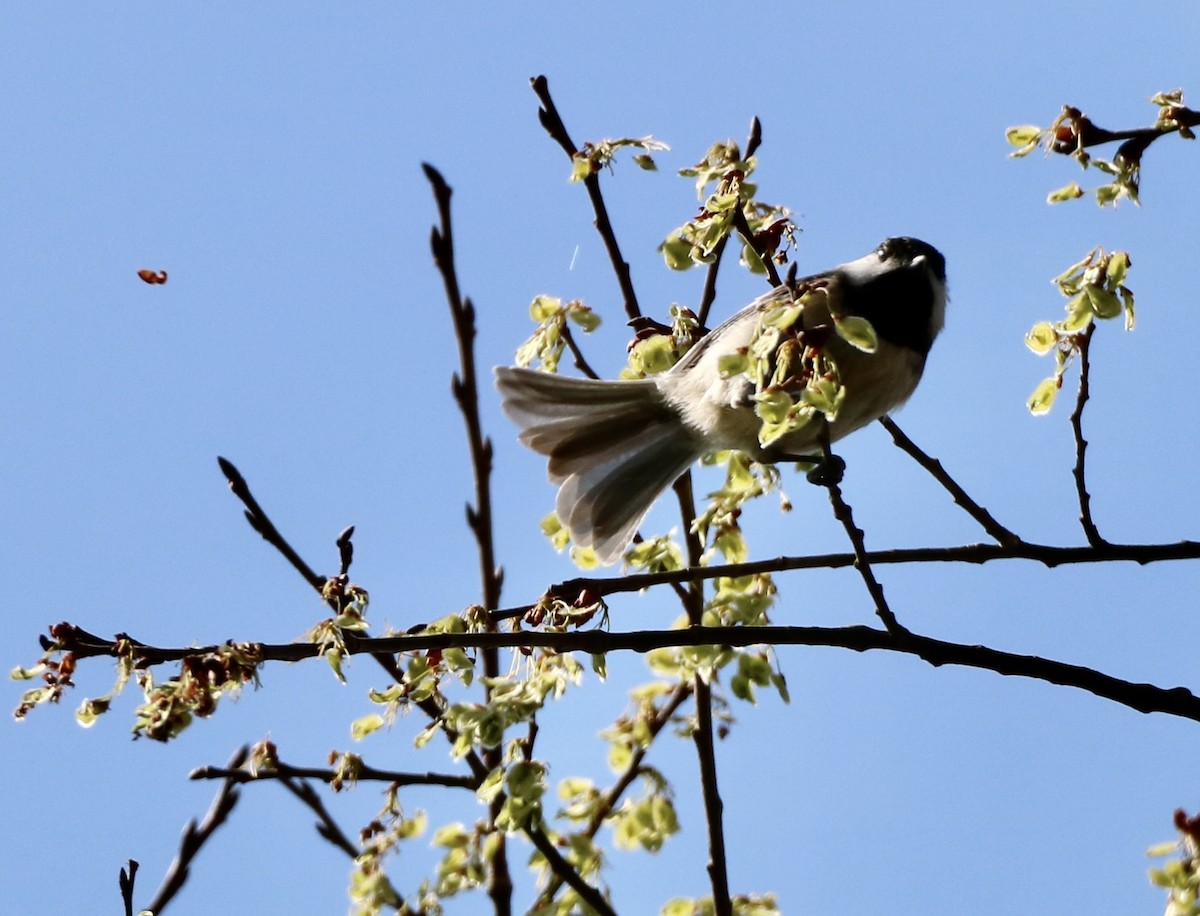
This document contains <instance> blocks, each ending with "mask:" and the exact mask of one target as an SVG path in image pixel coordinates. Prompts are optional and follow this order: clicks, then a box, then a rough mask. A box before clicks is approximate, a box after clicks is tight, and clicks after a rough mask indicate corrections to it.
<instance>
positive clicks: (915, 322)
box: [834, 237, 946, 355]
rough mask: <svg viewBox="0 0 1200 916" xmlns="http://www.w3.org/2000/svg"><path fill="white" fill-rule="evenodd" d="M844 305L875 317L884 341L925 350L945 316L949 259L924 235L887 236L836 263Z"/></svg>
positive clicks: (871, 319)
mask: <svg viewBox="0 0 1200 916" xmlns="http://www.w3.org/2000/svg"><path fill="white" fill-rule="evenodd" d="M834 273H835V274H836V275H838V276H839V277H840V279H841V280H842V283H843V286H842V308H843V309H845V311H846V312H847V313H848V314H851V315H860V316H862V317H863V318H866V319H867V320H868V321H870V322H871V324H872V326H874V328H875V332H876V333H877V334H878V335H879V337H880V338H881V339H883V340H886V341H887V342H889V343H893V344H896V345H897V346H903V347H908V348H910V349H912V350H915V351H917V352H918V353H920V354H922V355H924V354H926V353H928V352H929V348H930V347H931V346H933V339H934V338H935V337H937V334H938V332H939V331H940V330H941V329H942V324H943V322H944V321H945V315H946V259H945V258H944V257H943V256H942V253H941V252H940V251H938V250H937V249H936V248H934V247H933V246H932V245H930V244H929V243H927V242H922V241H921V240H920V239H914V238H908V237H899V238H890V239H884V240H883V241H882V242H880V243H879V245H878V246H877V247H876V248H875V250H874V251H872V252H871V253H870V254H868V255H864V256H863V257H861V258H858V259H857V260H854V261H850V262H849V263H846V264H843V265H842V266H841V267H838V268H837V269H836V270H835V271H834Z"/></svg>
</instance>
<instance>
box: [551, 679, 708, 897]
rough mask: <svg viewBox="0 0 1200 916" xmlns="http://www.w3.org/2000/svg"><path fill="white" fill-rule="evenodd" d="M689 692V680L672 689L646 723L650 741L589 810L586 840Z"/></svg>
mask: <svg viewBox="0 0 1200 916" xmlns="http://www.w3.org/2000/svg"><path fill="white" fill-rule="evenodd" d="M691 695H692V685H691V684H690V683H682V684H678V685H677V686H676V687H675V689H674V690H673V691H672V692H671V695H670V697H668V698H667V701H666V703H664V704H663V705H662V706H661V707H660V708H659V710H658V712H657V713H655V715H654V718H653V719H651V720H650V721H649V722H648V723H647V724H646V731H647V733H648V734H649V737H650V740H649V741H646V742H645V743H643V744H638V746H637V747H636V748H634V750H633V753H632V754H631V755H630V757H629V763H628V765H627V766H626V767H625V772H624V773H622V774H621V776H620V778H619V779H617V781H616V782H615V783H613V784H612V786H611V787H610V788H609V789H608V791H607V792H605V793H604V797H603V798H601V799H600V801H598V802H597V803H596V806H595V808H593V809H592V816H591V817H590V818H588V824H587V828H586V829H585V830H584V836H586V837H587V838H588V839H589V840H590V839H592V838H594V837H595V836H596V834H597V833H599V832H600V828H601V826H603V824H604V819H605V818H606V817H608V815H609V814H611V813H612V812H613V811H614V810H615V809H616V807H617V802H619V801H620V800H621V798H622V796H624V794H625V792H626V791H627V790H628V789H629V787H630V786H631V785H633V783H634V780H636V779H637V778H638V776H639V775H640V774H641V772H642V763H643V761H644V760H645V759H646V754H647V753H649V751H650V748H651V747H652V746H653V742H654V739H655V738H657V737H658V733H659V732H661V731H662V730H663V728H664V727H665V726H666V724H667V723H668V722H670V721H671V717H672V716H674V715H675V713H676V712H677V711H678V710H679V707H680V706H682V705H683V702H684V701H685V700H686V699H687V698H688V697H690V696H691ZM562 884H563V882H562V880H561V879H559V878H557V877H555V878H553V879H551V880H550V882H549V883H548V884H547V885H546V888H545V890H543V891H542V892H541V893H540V894H538V899H537V902H536V903H535V904H534V907H533V909H534V910H536V909H537V908H538V907H544V906H547V905H548V904H549V903H550V901H551V900H553V899H554V895H555V894H557V893H558V889H559V888H560V887H562Z"/></svg>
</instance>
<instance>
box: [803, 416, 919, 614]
mask: <svg viewBox="0 0 1200 916" xmlns="http://www.w3.org/2000/svg"><path fill="white" fill-rule="evenodd" d="M821 451H822V452H824V455H825V465H826V466H829V465H833V464H834V463H835V462H836V465H837V477H834V476H831V475H830V474H829V472H828V471H827V472H826V474H825V475H824V477H823V479H821V481H820V483H821V484H822V486H824V487H825V489H826V490H828V491H829V504H830V505H831V506H832V507H833V517H834V518H836V519H837V520H838V521H839V522H841V523H842V527H843V528H844V529H845V531H846V537H848V538H849V539H850V544H851V546H852V547H853V548H854V568H855V569H857V570H858V574H859V575H860V576H862V580H863V584H864V585H866V587H867V592H868V594H870V596H871V601H872V602H874V604H875V615H876V616H877V617H878V618H879V619H880V620H882V621H883V625H884V626H885V627H887V630H888V632H889V633H891V634H892V635H893V636H895V637H897V638H902V637H904V636H907V635H908V630H907V629H906V628H905V627H903V626H902V625H901V624H900V621H898V620H897V619H896V615H895V614H893V613H892V609H891V607H890V606H889V605H888V601H887V597H886V596H885V595H884V594H883V586H882V585H880V584H879V580H878V579H876V578H875V573H874V571H873V570H872V569H871V561H870V560H869V559H867V547H866V541H865V540H864V537H865V536H864V534H863V530H862V529H861V528H859V527H858V526H857V525H855V524H854V513H853V512H852V511H851V509H850V505H849V503H847V502H846V500H845V499H844V498H843V497H842V488H841V485H840V484H839V483H838V478H840V476H841V469H842V468H843V467H844V466H845V465H844V463H843V462H842V460H841V459H840V458H837V457H835V456H834V454H833V452H832V451H830V447H829V424H828V422H826V423H824V424H822V427H821Z"/></svg>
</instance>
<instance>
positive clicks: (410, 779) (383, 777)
mask: <svg viewBox="0 0 1200 916" xmlns="http://www.w3.org/2000/svg"><path fill="white" fill-rule="evenodd" d="M339 778H344V777H343V776H341V775H340V774H339V773H338V772H337V771H336V770H332V769H328V768H322V767H297V766H291V765H289V764H283V763H280V764H276V765H274V766H271V767H269V768H268V767H258V768H257V769H255V770H253V771H251V770H247V769H244V768H239V767H234V766H224V767H215V766H202V767H196V768H195V769H194V770H192V772H190V773H189V774H188V779H227V780H230V781H231V782H235V783H247V782H264V781H267V780H284V779H314V780H316V781H317V782H324V783H331V782H334V781H335V780H337V779H339ZM354 781H355V782H386V783H389V784H391V785H396V786H446V787H448V788H452V789H467V790H468V791H471V792H474V791H475V790H476V789H478V788H479V782H480V781H479V780H478V779H476V778H474V777H472V776H455V775H453V774H450V773H405V772H399V771H396V770H379V769H376V768H375V767H370V766H367V765H366V764H362V765H361V766H359V767H358V768H357V769H355V771H354Z"/></svg>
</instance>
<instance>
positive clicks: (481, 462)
mask: <svg viewBox="0 0 1200 916" xmlns="http://www.w3.org/2000/svg"><path fill="white" fill-rule="evenodd" d="M422 167H423V168H424V170H425V177H426V178H427V179H428V180H429V183H430V185H432V187H433V196H434V199H435V200H436V201H437V208H438V222H439V226H440V228H439V227H437V226H435V227H434V228H433V230H432V231H431V233H430V247H431V248H432V250H433V260H434V263H435V264H436V265H437V268H438V271H439V273H441V275H442V280H443V281H444V283H445V286H446V299H447V300H448V302H449V304H450V315H451V318H452V319H453V321H454V336H455V337H456V338H457V339H458V350H459V357H460V363H461V366H460V372H461V375H459V374H456V375H455V376H454V381H453V391H454V399H455V401H456V402H457V403H458V407H459V410H460V411H461V412H462V415H463V420H464V421H465V422H466V426H467V443H468V445H469V447H470V450H471V464H472V467H473V468H474V471H475V475H474V476H475V505H474V506H473V507H472V506H470V505H468V506H467V523H468V524H469V525H470V527H471V530H472V531H473V532H474V533H475V540H476V541H477V542H478V544H479V566H480V584H481V589H482V593H483V594H482V601H483V606H484V607H496V606H497V605H498V604H499V603H500V588H501V584H502V583H503V581H504V571H503V570H502V569H501V568H500V567H499V566H498V565H497V564H496V554H495V538H494V532H493V526H492V492H491V477H492V443H491V440H490V439H488V438H487V437H486V436H484V434H483V424H482V422H481V420H480V417H479V385H478V382H477V380H476V371H475V307H474V306H473V305H472V304H471V300H470V299H464V298H463V296H462V293H461V292H460V291H459V285H458V273H457V269H456V267H455V263H454V234H453V224H452V222H451V218H450V194H451V190H450V186H449V185H448V184H446V181H445V179H443V178H442V175H441V173H440V172H439V171H438V170H437V169H435V168H434V167H433V166H431V165H429V164H428V163H426V164H425V165H423V166H422ZM489 625H490V626H491V627H493V628H494V627H495V626H496V623H495V621H489ZM483 670H484V675H485V677H484V694H485V697H487V698H489V699H490V697H491V693H492V687H491V683H492V681H493V680H494V679H495V678H497V677H499V674H500V663H499V658H498V655H497V653H496V650H495V649H491V648H487V649H484V651H483ZM481 756H482V758H483V763H484V765H485V766H486V767H487V768H488V770H489V771H490V770H493V769H495V768H496V767H498V766H500V765H501V753H500V750H499V748H484V749H483V751H482V753H481ZM504 800H505V799H504V796H503V793H500V794H499V795H497V797H496V798H494V799H493V800H492V802H491V804H490V806H489V810H490V815H491V823H492V824H494V823H495V821H496V818H497V816H499V814H500V810H501V808H503V806H504ZM497 838H498V841H497V844H496V849H495V852H494V854H493V856H492V863H491V864H492V867H491V869H490V870H489V874H490V880H489V882H488V894H489V896H490V897H491V898H492V902H493V904H494V905H495V908H496V913H497V916H505V914H508V913H510V912H511V911H512V892H513V885H512V876H511V874H510V873H509V869H508V855H507V852H506V849H505V838H504V834H503V833H498V834H497Z"/></svg>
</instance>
